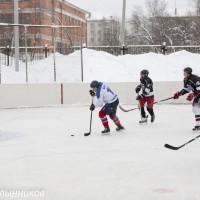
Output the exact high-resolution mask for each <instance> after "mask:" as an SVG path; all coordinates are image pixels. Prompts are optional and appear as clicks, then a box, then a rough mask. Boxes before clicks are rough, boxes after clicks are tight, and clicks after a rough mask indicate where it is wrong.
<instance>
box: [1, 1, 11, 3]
mask: <svg viewBox="0 0 200 200" xmlns="http://www.w3.org/2000/svg"><path fill="white" fill-rule="evenodd" d="M11 2H12V0H0V3H11Z"/></svg>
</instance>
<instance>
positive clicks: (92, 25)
mask: <svg viewBox="0 0 200 200" xmlns="http://www.w3.org/2000/svg"><path fill="white" fill-rule="evenodd" d="M119 33H120V27H119V21H118V20H117V19H114V18H112V17H109V18H102V19H90V20H88V21H87V45H88V46H104V45H105V46H108V45H109V46H114V45H119Z"/></svg>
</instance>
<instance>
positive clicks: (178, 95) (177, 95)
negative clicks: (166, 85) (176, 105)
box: [173, 92, 181, 99]
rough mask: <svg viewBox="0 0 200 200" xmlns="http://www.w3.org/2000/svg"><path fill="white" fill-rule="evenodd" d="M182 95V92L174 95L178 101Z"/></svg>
mask: <svg viewBox="0 0 200 200" xmlns="http://www.w3.org/2000/svg"><path fill="white" fill-rule="evenodd" d="M180 95H181V93H180V92H176V93H175V94H174V97H173V98H174V99H178V98H179V97H180Z"/></svg>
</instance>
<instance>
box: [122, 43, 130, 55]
mask: <svg viewBox="0 0 200 200" xmlns="http://www.w3.org/2000/svg"><path fill="white" fill-rule="evenodd" d="M121 50H122V54H123V55H125V51H127V50H128V48H127V47H126V46H125V45H123V46H122V47H121Z"/></svg>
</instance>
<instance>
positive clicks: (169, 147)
mask: <svg viewBox="0 0 200 200" xmlns="http://www.w3.org/2000/svg"><path fill="white" fill-rule="evenodd" d="M164 146H165V148H168V149H171V150H178V149H179V147H174V146H171V145H170V144H165V145H164Z"/></svg>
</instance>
